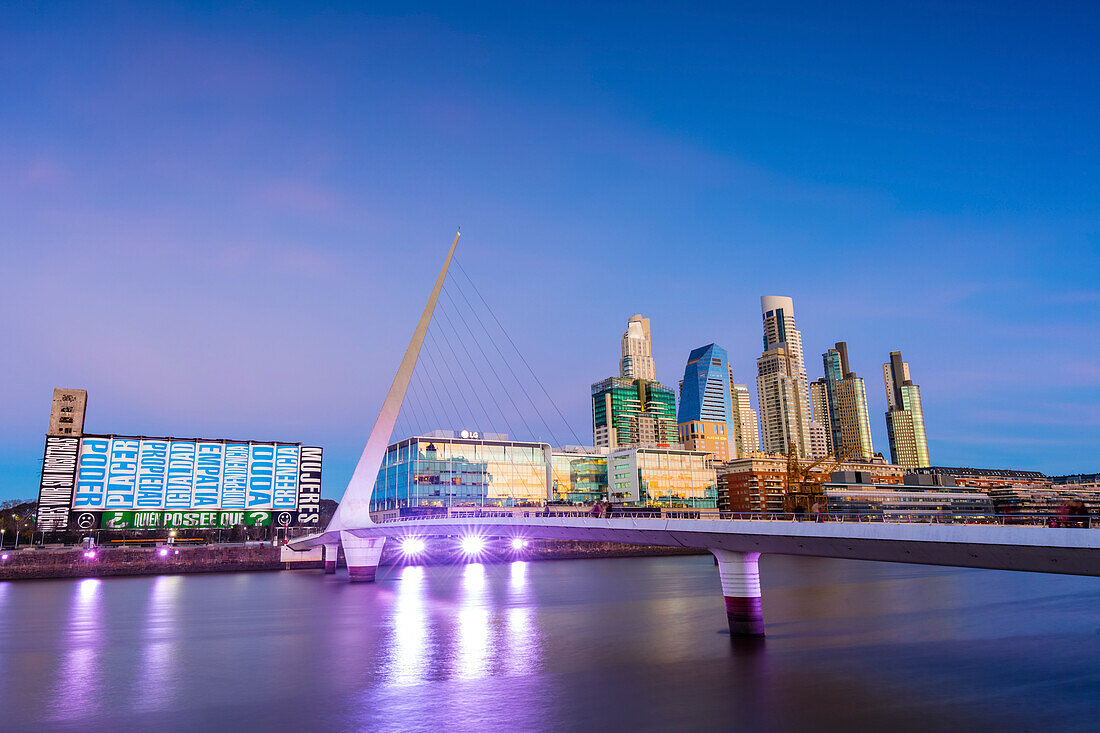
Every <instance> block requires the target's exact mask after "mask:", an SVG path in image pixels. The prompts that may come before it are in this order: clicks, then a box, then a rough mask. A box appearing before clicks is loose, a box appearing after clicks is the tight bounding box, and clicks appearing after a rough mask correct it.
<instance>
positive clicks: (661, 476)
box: [607, 447, 718, 509]
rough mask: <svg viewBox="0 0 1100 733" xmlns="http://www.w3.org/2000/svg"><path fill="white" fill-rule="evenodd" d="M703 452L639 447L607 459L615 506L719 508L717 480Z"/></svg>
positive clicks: (609, 484)
mask: <svg viewBox="0 0 1100 733" xmlns="http://www.w3.org/2000/svg"><path fill="white" fill-rule="evenodd" d="M710 463H711V461H710V457H709V455H708V454H707V453H704V452H703V451H689V450H679V449H676V448H659V447H638V448H626V449H623V450H618V451H612V452H611V453H610V454H609V455H608V456H607V480H608V486H609V492H610V494H609V495H610V499H611V502H612V503H613V504H622V505H632V506H653V507H656V506H661V507H690V508H701V509H714V508H716V507H717V506H718V503H717V502H718V489H717V477H716V475H715V470H714V468H712V467H711V465H710Z"/></svg>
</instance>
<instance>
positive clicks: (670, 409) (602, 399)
mask: <svg viewBox="0 0 1100 733" xmlns="http://www.w3.org/2000/svg"><path fill="white" fill-rule="evenodd" d="M592 435H593V440H594V442H595V444H596V445H597V446H606V447H608V448H610V449H612V450H615V449H616V448H618V447H620V446H626V445H649V444H666V443H667V444H673V443H676V442H677V438H678V432H677V430H676V395H675V394H673V392H672V390H671V389H669V388H668V387H666V386H664V385H663V384H658V383H657V382H649V381H646V380H644V379H622V378H619V377H608V378H607V379H605V380H603V381H602V382H596V383H595V384H593V385H592Z"/></svg>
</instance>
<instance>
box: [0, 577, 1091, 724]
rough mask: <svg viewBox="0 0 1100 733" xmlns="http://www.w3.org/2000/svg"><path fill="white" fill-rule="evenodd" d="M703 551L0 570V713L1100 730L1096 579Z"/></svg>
mask: <svg viewBox="0 0 1100 733" xmlns="http://www.w3.org/2000/svg"><path fill="white" fill-rule="evenodd" d="M761 570H762V574H763V578H764V609H765V614H766V618H767V622H768V625H767V631H768V638H767V640H766V642H765V643H764V644H762V645H741V644H734V643H731V639H730V637H729V633H728V632H727V631H726V628H725V627H726V620H725V614H724V610H723V604H722V597H721V591H720V589H719V584H718V573H717V569H716V568H715V567H714V565H713V563H712V561H711V560H710V559H709V558H708V557H677V558H645V559H620V560H575V561H559V562H542V563H524V562H517V563H513V564H511V565H468V566H459V567H432V568H425V567H405V568H396V567H395V568H384V569H383V570H382V572H381V573H380V575H379V581H378V582H377V583H374V584H357V585H351V584H349V583H347V582H346V580H345V577H344V576H343V575H342V574H341V575H337V576H323V575H321V574H319V571H298V572H283V573H240V574H214V575H190V576H184V575H174V576H170V575H166V576H158V577H144V578H107V579H102V580H98V579H85V580H71V581H70V580H53V581H32V582H20V583H0V729H3V730H18V731H24V730H35V729H41V730H49V731H59V730H60V731H67V730H80V731H93V730H139V731H140V730H149V731H154V730H156V731H163V730H166V729H176V730H197V731H220V730H289V729H297V730H300V731H314V730H325V731H341V730H369V731H389V730H393V731H415V730H429V729H434V730H441V731H443V730H445V731H463V730H469V731H482V730H498V731H504V730H551V731H570V730H601V731H606V732H607V733H612V732H613V731H619V730H623V731H669V730H752V731H767V730H795V729H839V728H847V729H849V730H895V731H896V730H970V731H973V730H1044V731H1052V730H1078V731H1100V580H1097V579H1093V578H1074V577H1061V576H1054V575H1038V574H1025V573H1006V572H995V571H979V570H958V569H948V568H931V567H924V566H906V565H892V564H882V563H867V562H855V561H841V560H824V559H812V558H790V557H781V556H766V557H764V558H763V559H762V561H761Z"/></svg>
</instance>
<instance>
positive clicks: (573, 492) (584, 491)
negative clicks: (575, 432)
mask: <svg viewBox="0 0 1100 733" xmlns="http://www.w3.org/2000/svg"><path fill="white" fill-rule="evenodd" d="M550 463H551V491H550V493H551V495H552V496H553V498H554V499H556V500H557V501H567V502H573V503H576V502H580V503H583V504H592V503H595V502H597V501H606V500H607V494H608V491H607V451H606V450H602V451H601V450H600V449H599V448H595V447H584V446H573V445H568V446H564V447H562V448H555V449H553V451H552V452H551V456H550Z"/></svg>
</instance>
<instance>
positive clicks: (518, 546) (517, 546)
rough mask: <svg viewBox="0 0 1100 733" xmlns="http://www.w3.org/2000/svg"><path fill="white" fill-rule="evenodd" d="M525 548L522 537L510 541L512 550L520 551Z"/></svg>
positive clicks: (524, 541)
mask: <svg viewBox="0 0 1100 733" xmlns="http://www.w3.org/2000/svg"><path fill="white" fill-rule="evenodd" d="M525 547H527V540H525V539H523V538H522V537H516V538H515V539H513V540H512V549H513V550H522V549H523V548H525Z"/></svg>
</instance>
